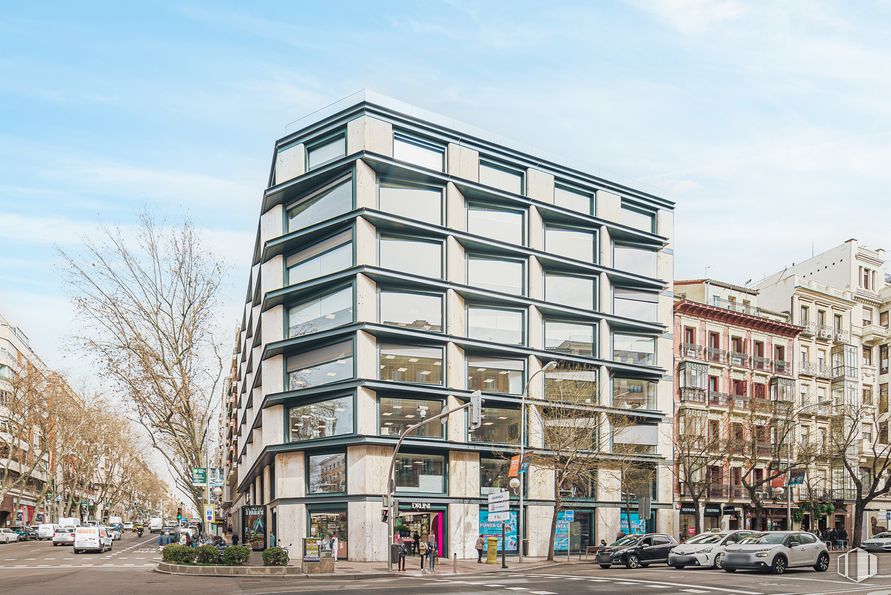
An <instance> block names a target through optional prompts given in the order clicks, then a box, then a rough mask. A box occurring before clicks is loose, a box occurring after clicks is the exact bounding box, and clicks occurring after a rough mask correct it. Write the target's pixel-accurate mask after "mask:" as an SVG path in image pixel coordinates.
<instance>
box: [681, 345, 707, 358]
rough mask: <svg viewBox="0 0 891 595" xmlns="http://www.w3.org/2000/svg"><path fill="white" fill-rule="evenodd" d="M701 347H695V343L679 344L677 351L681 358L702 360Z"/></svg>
mask: <svg viewBox="0 0 891 595" xmlns="http://www.w3.org/2000/svg"><path fill="white" fill-rule="evenodd" d="M703 351H704V350H703V347H702V345H697V344H695V343H681V346H680V350H679V351H678V353H679V355H680V356H681V357H691V358H693V359H704V358H703Z"/></svg>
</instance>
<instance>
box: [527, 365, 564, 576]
mask: <svg viewBox="0 0 891 595" xmlns="http://www.w3.org/2000/svg"><path fill="white" fill-rule="evenodd" d="M556 367H557V362H556V361H555V360H551V361H549V362H548V363H547V364H545V365H544V367H543V368H541V369H540V370H538V371H537V372H535V373H534V374H533V375H532V376H530V377H529V380H528V381H526V386H524V387H523V394H522V395H520V466H521V467H522V465H523V456H524V455H525V454H526V393H527V392H529V385H530V384H532V379H533V378H535V377H536V376H538V375H539V374H541V373H542V372H550V371H551V370H553V369H554V368H556ZM523 483H524V482H523V481H522V480H520V512H519V514H518V515H517V516H519V521H520V536H519V537H520V543H518V544H517V554H518V559H519V562H520V563H521V564H522V563H523V545H524V544H525V539H524V537H525V529H526V527H525V522H524V519H523V497H524V491H525V489H524V485H523ZM554 514H557V513H556V511H555V512H554Z"/></svg>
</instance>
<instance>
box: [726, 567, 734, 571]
mask: <svg viewBox="0 0 891 595" xmlns="http://www.w3.org/2000/svg"><path fill="white" fill-rule="evenodd" d="M724 572H736V568H726V567H725V568H724Z"/></svg>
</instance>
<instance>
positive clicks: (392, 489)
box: [384, 390, 482, 572]
mask: <svg viewBox="0 0 891 595" xmlns="http://www.w3.org/2000/svg"><path fill="white" fill-rule="evenodd" d="M481 404H482V397H480V391H478V390H477V391H473V394H471V395H470V401H469V402H467V403H464V404H463V405H461V406H460V407H458V408H457V409H446V410H444V411H443V412H442V413H440V414H439V415H434V416H433V417H431V418H429V419H425V420H424V421H421V422H418V423H416V424H414V425H413V426H409V427H407V428H405V430H403V431H402V434H400V435H399V440H397V441H396V448H395V449H393V456H391V457H390V468H389V470H388V471H387V494H386V496H384V509H385V510H386V511H387V518H386V521H387V572H393V554H392V551H391V548H392V547H393V537H394V536H393V531H394V527H395V522H396V521H395V518H394V517H395V515H396V513H397V512H398V510H395V508H396V478H395V477H394V475H393V473H394V468H395V466H396V455H398V454H399V448H400V447H401V446H402V442H403V441H404V440H405V437H406V436H408V435H409V434H411V433H412V432H414V431H415V430H417V429H418V428H420V427H423V426H425V425H427V424H429V423H431V422H434V421H436V420H439V419H443V418H446V417H448V416H449V415H451V414H453V413H457V412H459V411H463V410H464V409H470V408H471V407H472V408H473V409H472V411H473V418H474V419H473V420H471V425H472V426H473V424H474V423H476V425H477V426H478V425H479V424H478V423H477V422H478V421H479V419H478V418H479V415H480V409H481Z"/></svg>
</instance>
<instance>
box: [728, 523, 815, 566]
mask: <svg viewBox="0 0 891 595" xmlns="http://www.w3.org/2000/svg"><path fill="white" fill-rule="evenodd" d="M807 566H810V567H812V568H813V569H814V570H816V571H817V572H825V571H826V569H827V568H829V550H827V549H826V544H825V543H823V542H822V541H820V540H819V539H817V538H816V536H814V535H812V534H811V533H806V532H804V531H767V532H764V533H755V534H753V535H750V536H749V537H747V538H745V539H743V540H742V541H741V542H740V543H737V544H734V545H729V546H727V547H726V548H725V549H724V570H726V571H727V572H736V571H737V570H766V571H770V572H773V573H774V574H783V573H784V572H786V569H787V568H801V567H807Z"/></svg>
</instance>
